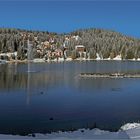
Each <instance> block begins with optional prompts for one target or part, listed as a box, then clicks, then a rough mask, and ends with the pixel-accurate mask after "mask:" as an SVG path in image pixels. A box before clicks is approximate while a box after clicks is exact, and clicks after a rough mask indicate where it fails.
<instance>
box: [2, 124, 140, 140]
mask: <svg viewBox="0 0 140 140" xmlns="http://www.w3.org/2000/svg"><path fill="white" fill-rule="evenodd" d="M0 139H48V140H93V139H111V140H112V139H119V140H120V139H140V124H139V123H128V124H125V125H124V126H122V127H121V128H120V130H119V131H117V132H109V131H104V130H100V129H98V128H95V129H92V130H89V129H79V130H77V131H73V132H57V133H56V132H55V133H51V134H39V133H36V134H33V135H28V136H18V135H4V134H0Z"/></svg>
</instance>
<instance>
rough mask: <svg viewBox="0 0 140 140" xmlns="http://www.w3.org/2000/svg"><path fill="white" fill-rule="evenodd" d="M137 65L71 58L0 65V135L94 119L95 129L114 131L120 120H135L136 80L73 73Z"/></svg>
mask: <svg viewBox="0 0 140 140" xmlns="http://www.w3.org/2000/svg"><path fill="white" fill-rule="evenodd" d="M139 63H140V62H129V61H127V62H126V61H123V62H122V61H110V62H109V61H85V62H77V61H75V62H64V63H53V62H52V63H51V62H50V63H49V64H48V63H43V64H42V63H36V64H35V63H31V65H30V66H28V64H8V65H2V66H0V113H1V115H0V124H1V125H0V133H1V132H3V133H14V134H19V133H22V134H23V133H34V132H41V133H46V132H50V131H58V130H60V129H61V130H70V129H76V128H80V127H91V126H94V125H95V122H96V125H97V126H98V127H100V128H103V129H108V130H116V129H118V128H119V127H120V126H121V125H122V124H123V123H124V122H125V123H126V122H131V121H138V120H139V119H140V108H139V105H140V102H139V99H140V94H139V91H140V87H139V82H140V79H123V78H122V79H104V78H103V79H102V78H101V79H90V78H89V79H88V78H87V79H80V78H78V76H77V75H78V74H79V73H81V72H119V71H124V72H127V71H132V72H138V71H140V65H139ZM34 70H35V71H34ZM29 71H30V72H29ZM31 71H32V72H31ZM33 71H34V72H33ZM130 103H131V104H130ZM9 116H10V117H9ZM50 118H53V120H52V119H50ZM21 127H22V129H21Z"/></svg>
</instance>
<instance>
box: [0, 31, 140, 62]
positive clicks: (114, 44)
mask: <svg viewBox="0 0 140 140" xmlns="http://www.w3.org/2000/svg"><path fill="white" fill-rule="evenodd" d="M29 36H30V37H29ZM28 38H30V40H31V41H32V42H34V43H33V46H34V53H36V51H35V50H36V49H37V48H38V47H40V48H41V46H42V45H43V43H44V42H46V41H47V42H48V43H49V45H50V46H53V48H63V46H65V47H66V48H67V50H69V55H71V54H72V52H73V51H74V49H75V46H76V45H84V46H85V47H86V52H87V53H90V57H91V58H96V54H97V53H98V54H99V55H100V57H103V58H109V57H111V58H114V57H116V56H117V55H121V56H122V59H133V58H136V59H137V58H140V39H136V38H132V37H128V36H126V35H122V34H121V33H118V32H114V31H109V30H103V29H93V28H91V29H81V30H77V31H75V32H71V33H68V34H57V33H51V32H41V31H27V30H20V29H7V28H0V53H6V52H15V51H17V52H18V55H19V56H20V55H21V54H22V55H23V53H24V51H23V49H24V48H27V39H28ZM52 40H53V41H52ZM25 53H26V52H25ZM44 55H45V52H44ZM18 58H19V59H23V58H24V57H18Z"/></svg>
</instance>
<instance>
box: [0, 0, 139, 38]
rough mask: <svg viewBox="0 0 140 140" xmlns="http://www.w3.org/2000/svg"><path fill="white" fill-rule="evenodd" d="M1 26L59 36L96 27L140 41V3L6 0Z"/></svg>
mask: <svg viewBox="0 0 140 140" xmlns="http://www.w3.org/2000/svg"><path fill="white" fill-rule="evenodd" d="M0 27H14V28H23V29H32V30H47V31H53V32H58V33H62V32H70V31H73V30H76V29H79V28H90V27H93V28H104V29H111V30H115V31H119V32H122V33H123V34H127V35H130V36H135V37H139V38H140V1H130V0H129V1H127V0H124V1H113V0H112V1H111V0H110V1H106V0H99V1H92V0H88V1H86V0H85V1H84V0H82V1H80V0H77V1H74V0H72V1H70V0H63V1H60V0H57V1H56V0H53V1H47V0H46V1H45V0H41V1H39V0H35V1H34V0H29V1H28V0H25V1H24V0H18V1H14V0H5V1H4V0H3V1H0Z"/></svg>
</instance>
